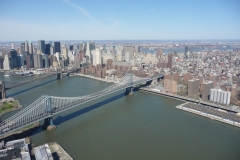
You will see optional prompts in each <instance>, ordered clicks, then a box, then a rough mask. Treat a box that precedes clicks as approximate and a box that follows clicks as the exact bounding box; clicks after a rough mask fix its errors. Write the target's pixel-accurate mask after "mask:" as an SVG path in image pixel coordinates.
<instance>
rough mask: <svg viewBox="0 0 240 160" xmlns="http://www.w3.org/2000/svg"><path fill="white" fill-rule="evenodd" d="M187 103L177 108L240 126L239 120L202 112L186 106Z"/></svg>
mask: <svg viewBox="0 0 240 160" xmlns="http://www.w3.org/2000/svg"><path fill="white" fill-rule="evenodd" d="M185 104H187V103H184V104H181V105H179V106H176V108H177V109H181V110H184V111H187V112H190V113H194V114H197V115H200V116H203V117H207V118H210V119H212V120H216V121H220V122H223V123H227V124H230V125H233V126H236V127H240V123H238V122H234V121H230V120H227V119H224V118H221V117H217V116H214V115H211V114H208V113H204V112H201V111H198V110H194V109H190V108H187V107H184V105H185Z"/></svg>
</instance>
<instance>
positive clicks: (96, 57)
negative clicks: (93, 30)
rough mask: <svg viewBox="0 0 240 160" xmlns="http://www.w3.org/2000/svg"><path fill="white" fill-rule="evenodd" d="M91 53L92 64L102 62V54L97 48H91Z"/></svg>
mask: <svg viewBox="0 0 240 160" xmlns="http://www.w3.org/2000/svg"><path fill="white" fill-rule="evenodd" d="M92 55H93V65H94V66H96V65H98V64H102V55H101V51H100V50H99V49H95V50H92Z"/></svg>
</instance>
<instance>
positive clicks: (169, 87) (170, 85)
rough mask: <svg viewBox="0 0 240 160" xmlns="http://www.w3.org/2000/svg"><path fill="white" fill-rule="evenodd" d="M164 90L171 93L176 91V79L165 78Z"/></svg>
mask: <svg viewBox="0 0 240 160" xmlns="http://www.w3.org/2000/svg"><path fill="white" fill-rule="evenodd" d="M164 90H165V91H167V92H171V93H177V81H174V80H172V79H165V80H164Z"/></svg>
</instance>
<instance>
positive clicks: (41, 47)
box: [38, 40, 46, 53]
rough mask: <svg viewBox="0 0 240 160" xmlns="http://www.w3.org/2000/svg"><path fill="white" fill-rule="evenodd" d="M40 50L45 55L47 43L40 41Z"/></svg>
mask: <svg viewBox="0 0 240 160" xmlns="http://www.w3.org/2000/svg"><path fill="white" fill-rule="evenodd" d="M38 47H39V48H38V50H40V51H41V53H45V50H46V46H45V41H44V40H39V41H38Z"/></svg>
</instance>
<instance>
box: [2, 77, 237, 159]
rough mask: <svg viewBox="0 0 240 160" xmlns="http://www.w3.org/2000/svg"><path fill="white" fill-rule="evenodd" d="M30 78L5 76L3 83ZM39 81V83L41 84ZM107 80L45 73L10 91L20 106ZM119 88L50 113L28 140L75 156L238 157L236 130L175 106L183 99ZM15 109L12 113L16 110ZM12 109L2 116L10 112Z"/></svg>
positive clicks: (97, 87) (87, 91)
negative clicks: (50, 126) (49, 122)
mask: <svg viewBox="0 0 240 160" xmlns="http://www.w3.org/2000/svg"><path fill="white" fill-rule="evenodd" d="M29 78H31V77H25V78H20V77H4V74H3V73H0V80H5V81H6V85H10V84H13V83H16V82H19V81H24V80H27V79H29ZM42 84H43V85H42ZM109 85H110V84H107V83H104V82H99V81H95V80H90V79H86V78H80V77H64V79H62V80H56V77H55V76H53V77H49V78H46V79H44V80H39V81H36V82H32V83H30V84H26V85H24V86H20V87H18V88H15V89H13V90H9V91H8V92H7V95H9V96H13V97H14V98H15V99H17V100H19V102H20V103H21V104H22V105H23V106H24V107H25V106H26V105H29V104H30V103H32V102H33V101H34V100H35V99H37V98H38V97H40V96H41V95H43V94H46V95H54V96H65V97H66V96H80V95H86V94H90V93H93V92H96V91H99V90H101V89H104V88H105V87H107V86H109ZM123 93H124V90H122V91H119V92H116V93H115V94H113V95H109V96H106V97H104V98H100V99H98V100H95V101H92V102H89V103H86V104H84V105H83V106H81V108H85V109H80V110H79V107H76V108H73V109H71V110H68V111H66V112H64V113H61V114H59V115H56V116H55V117H54V123H55V125H57V129H56V130H54V131H42V129H41V128H40V129H39V130H37V131H36V132H35V133H33V134H32V135H31V138H32V140H33V143H34V144H36V145H42V144H45V143H48V142H58V143H59V144H60V145H62V146H63V148H64V149H65V150H66V151H67V152H68V153H69V154H70V155H71V156H72V157H73V158H74V159H76V160H81V159H83V160H95V159H98V160H108V159H109V160H112V159H114V160H115V159H116V160H123V159H124V160H146V159H149V160H155V159H156V160H159V159H164V160H165V159H166V160H176V159H181V160H193V159H194V160H203V159H210V160H239V159H240V129H239V128H237V127H233V126H231V125H227V124H224V123H221V122H217V121H213V120H210V119H207V118H204V117H200V116H197V115H194V114H191V113H187V112H184V111H181V110H178V109H176V108H175V106H176V105H179V104H181V103H183V102H181V101H177V100H174V99H170V98H166V97H161V96H158V95H153V94H149V93H145V92H142V91H138V92H135V93H134V95H133V96H124V95H123ZM16 112H17V111H16ZM16 112H11V113H8V114H6V115H4V116H3V117H2V119H6V118H7V117H9V116H11V115H13V114H14V113H16Z"/></svg>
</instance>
